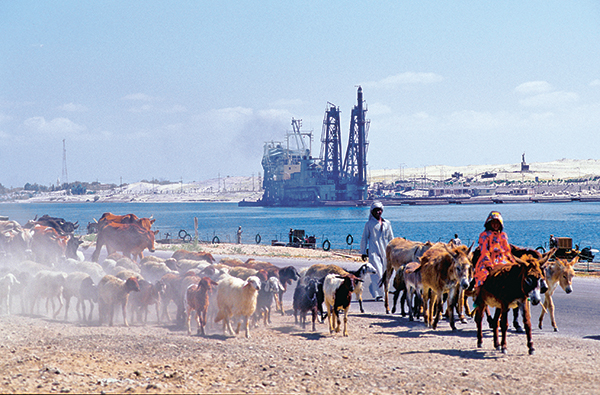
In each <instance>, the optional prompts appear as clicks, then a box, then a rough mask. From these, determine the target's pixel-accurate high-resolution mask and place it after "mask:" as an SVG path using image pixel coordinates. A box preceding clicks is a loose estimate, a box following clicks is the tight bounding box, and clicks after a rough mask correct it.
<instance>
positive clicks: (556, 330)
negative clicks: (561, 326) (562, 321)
mask: <svg viewBox="0 0 600 395" xmlns="http://www.w3.org/2000/svg"><path fill="white" fill-rule="evenodd" d="M547 299H548V301H549V303H548V312H549V313H550V321H551V322H552V328H554V332H558V327H557V326H556V319H555V318H554V301H553V300H552V296H551V295H548V297H547Z"/></svg>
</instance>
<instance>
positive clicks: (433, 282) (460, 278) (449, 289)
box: [417, 243, 473, 330]
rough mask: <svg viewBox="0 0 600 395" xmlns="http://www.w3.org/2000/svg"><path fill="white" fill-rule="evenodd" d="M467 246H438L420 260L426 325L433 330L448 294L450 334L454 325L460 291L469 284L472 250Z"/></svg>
mask: <svg viewBox="0 0 600 395" xmlns="http://www.w3.org/2000/svg"><path fill="white" fill-rule="evenodd" d="M472 247H473V245H471V246H470V247H467V246H464V245H462V246H458V247H448V245H447V244H444V243H437V244H436V245H435V246H433V247H432V248H430V249H429V250H428V251H427V252H425V254H423V256H422V257H421V260H420V262H421V267H420V268H419V269H417V270H420V271H421V283H422V284H423V308H424V310H425V311H424V313H425V314H424V316H425V323H426V325H427V326H428V327H430V328H432V329H436V327H437V324H438V321H439V319H440V316H441V313H442V302H443V295H444V294H445V293H448V299H447V303H448V310H449V311H450V316H449V321H450V327H451V328H452V330H456V325H455V324H454V308H455V305H456V302H457V299H458V293H459V291H460V290H461V289H466V288H468V287H469V284H470V283H471V277H472V272H473V271H472V265H471V248H472Z"/></svg>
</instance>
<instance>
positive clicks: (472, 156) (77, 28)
mask: <svg viewBox="0 0 600 395" xmlns="http://www.w3.org/2000/svg"><path fill="white" fill-rule="evenodd" d="M599 43H600V2H599V1H597V0H596V1H585V0H582V1H575V2H565V1H501V2H482V1H460V2H448V1H419V2H415V1H378V2H358V1H352V2H348V1H336V0H331V1H326V2H319V1H310V0H308V1H307V0H303V1H295V0H289V1H260V2H256V1H252V2H251V1H243V0H239V1H227V0H224V1H218V2H216V1H210V2H209V1H176V2H165V1H152V0H147V1H122V0H119V1H101V2H82V1H68V0H65V1H60V2H49V1H48V2H40V1H27V0H21V1H14V2H9V1H3V2H0V184H2V185H4V186H5V187H21V186H23V185H24V184H25V183H27V182H29V183H38V184H41V185H52V184H56V183H57V182H59V181H60V182H61V183H62V182H64V181H66V180H64V179H63V178H64V177H63V140H64V142H65V146H66V163H67V176H68V178H67V181H70V182H73V181H87V182H92V181H99V182H101V183H115V184H119V183H120V182H123V183H132V182H137V181H140V180H142V179H146V180H151V179H153V178H154V179H158V180H171V181H178V182H179V181H183V182H192V181H200V180H206V179H210V178H216V177H219V176H220V177H227V176H257V175H259V174H262V167H261V158H262V155H263V145H264V143H265V142H266V141H272V140H275V141H281V140H283V139H284V136H285V133H286V132H287V131H290V130H291V119H292V118H296V119H302V120H303V130H304V131H309V130H313V132H314V140H313V142H312V148H313V156H318V155H319V154H320V147H321V142H320V140H321V132H322V128H323V118H324V115H325V110H326V108H327V103H328V102H330V103H333V104H335V105H336V106H338V107H339V108H340V110H341V126H342V141H343V146H344V147H343V149H344V150H345V145H346V143H347V140H348V133H349V127H350V114H351V111H352V108H353V106H355V105H356V90H357V86H359V85H360V86H362V88H363V94H364V100H365V102H366V104H367V108H368V112H367V118H368V119H370V129H369V135H368V141H369V147H368V154H367V161H368V167H369V169H388V168H389V169H398V168H401V167H412V168H414V167H426V166H431V165H447V166H467V165H484V164H490V165H493V164H506V163H516V162H520V161H521V155H522V154H523V153H525V154H526V160H527V162H528V163H532V162H548V161H553V160H557V159H562V158H568V159H597V158H598V157H599V156H600V153H599V148H600V44H599Z"/></svg>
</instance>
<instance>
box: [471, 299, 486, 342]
mask: <svg viewBox="0 0 600 395" xmlns="http://www.w3.org/2000/svg"><path fill="white" fill-rule="evenodd" d="M484 309H485V307H484V306H479V307H477V308H476V309H475V311H474V313H475V323H476V324H477V347H478V348H481V346H482V345H483V330H482V328H481V322H482V321H483V310H484Z"/></svg>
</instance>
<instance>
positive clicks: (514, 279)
mask: <svg viewBox="0 0 600 395" xmlns="http://www.w3.org/2000/svg"><path fill="white" fill-rule="evenodd" d="M548 258H549V255H548V256H545V257H544V258H542V259H541V260H538V259H536V258H534V257H532V256H530V255H525V256H523V259H519V258H516V257H515V261H516V263H514V264H508V265H497V266H495V267H494V268H492V270H491V271H490V274H489V275H488V277H487V278H486V280H485V282H484V283H483V284H482V285H481V287H480V289H479V298H478V301H479V303H480V304H479V306H477V309H476V310H475V322H476V323H477V347H481V346H482V344H483V331H482V328H481V322H482V320H483V314H484V311H485V309H486V306H490V307H496V312H495V313H494V317H493V318H492V320H493V324H492V329H493V332H494V347H495V348H496V349H498V348H500V347H501V349H502V353H504V354H506V353H507V350H506V331H507V329H508V310H509V309H511V308H515V307H517V305H518V304H519V303H522V304H523V310H524V313H523V323H524V324H525V333H526V335H527V348H528V349H529V355H532V354H533V353H534V351H535V350H534V348H533V341H532V339H531V314H530V311H529V303H525V302H526V300H527V298H529V299H530V300H531V303H533V304H534V305H537V304H538V303H539V302H540V301H541V294H540V288H543V287H545V283H544V281H543V273H542V269H541V266H542V265H543V264H544V263H546V261H547V260H548ZM543 291H544V290H542V291H541V292H543ZM499 319H500V327H501V328H502V343H499V342H498V320H499Z"/></svg>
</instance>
